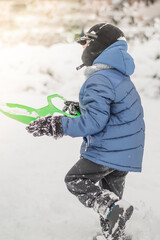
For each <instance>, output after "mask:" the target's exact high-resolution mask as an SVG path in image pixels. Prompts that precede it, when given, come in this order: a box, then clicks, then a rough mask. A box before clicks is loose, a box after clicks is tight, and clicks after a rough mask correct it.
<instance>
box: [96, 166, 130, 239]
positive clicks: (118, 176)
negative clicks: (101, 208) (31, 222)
mask: <svg viewBox="0 0 160 240" xmlns="http://www.w3.org/2000/svg"><path fill="white" fill-rule="evenodd" d="M127 173H128V172H123V171H117V170H115V171H113V172H111V173H110V174H108V175H106V176H105V177H104V178H102V179H101V180H100V186H101V188H102V189H108V190H109V191H111V192H114V193H115V194H116V195H117V196H118V197H119V199H121V198H122V195H123V191H124V186H125V178H126V175H127ZM100 224H101V227H102V232H103V233H104V235H107V232H108V222H107V221H106V219H104V218H103V217H102V216H100Z"/></svg>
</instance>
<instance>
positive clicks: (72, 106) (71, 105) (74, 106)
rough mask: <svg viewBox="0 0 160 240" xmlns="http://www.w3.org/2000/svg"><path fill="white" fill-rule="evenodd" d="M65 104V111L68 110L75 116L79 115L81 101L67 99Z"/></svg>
mask: <svg viewBox="0 0 160 240" xmlns="http://www.w3.org/2000/svg"><path fill="white" fill-rule="evenodd" d="M64 104H65V106H64V108H63V110H62V111H63V112H67V111H68V113H69V114H70V115H73V116H75V115H77V111H78V112H79V113H80V107H79V102H73V101H65V102H64Z"/></svg>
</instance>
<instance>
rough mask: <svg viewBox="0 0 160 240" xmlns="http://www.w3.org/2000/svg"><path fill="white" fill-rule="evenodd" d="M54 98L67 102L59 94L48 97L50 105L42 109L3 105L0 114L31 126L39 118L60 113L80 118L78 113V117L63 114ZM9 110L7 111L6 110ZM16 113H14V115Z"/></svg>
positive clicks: (19, 105)
mask: <svg viewBox="0 0 160 240" xmlns="http://www.w3.org/2000/svg"><path fill="white" fill-rule="evenodd" d="M53 98H60V99H62V100H63V101H64V102H65V101H67V100H66V99H64V98H63V97H62V96H60V95H58V94H53V95H50V96H48V97H47V102H48V105H47V106H45V107H42V108H38V109H36V108H32V107H28V106H25V105H21V104H15V103H5V104H3V108H1V107H0V112H1V113H3V114H5V115H6V116H7V117H9V118H12V119H15V120H17V121H19V122H22V123H25V124H29V123H30V122H31V121H34V120H36V119H37V118H39V117H44V116H46V115H48V114H50V115H52V116H53V114H54V113H60V114H63V115H65V116H67V117H72V118H74V117H79V116H80V115H81V114H80V113H79V112H78V111H77V115H70V114H68V113H66V112H63V111H62V110H60V109H58V108H57V107H55V105H54V104H53V103H52V99H53ZM6 109H7V110H6ZM13 111H14V113H13ZM19 112H21V113H19Z"/></svg>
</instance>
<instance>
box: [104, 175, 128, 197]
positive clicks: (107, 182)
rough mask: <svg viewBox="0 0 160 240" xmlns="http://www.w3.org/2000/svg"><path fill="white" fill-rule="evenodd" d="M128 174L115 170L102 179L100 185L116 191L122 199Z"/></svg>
mask: <svg viewBox="0 0 160 240" xmlns="http://www.w3.org/2000/svg"><path fill="white" fill-rule="evenodd" d="M127 174H128V172H123V171H118V170H115V171H113V172H111V173H110V174H108V175H106V176H105V177H104V178H102V179H101V180H100V186H101V188H102V189H108V190H109V191H111V192H114V193H115V194H116V195H117V196H118V197H119V198H120V199H121V198H122V195H123V191H124V186H125V179H126V175H127Z"/></svg>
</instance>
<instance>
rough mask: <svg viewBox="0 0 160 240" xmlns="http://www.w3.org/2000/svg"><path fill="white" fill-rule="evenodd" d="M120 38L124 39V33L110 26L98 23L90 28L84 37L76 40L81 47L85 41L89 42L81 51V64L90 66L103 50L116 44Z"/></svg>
mask: <svg viewBox="0 0 160 240" xmlns="http://www.w3.org/2000/svg"><path fill="white" fill-rule="evenodd" d="M120 37H124V33H123V32H122V31H121V30H120V29H119V28H117V27H115V26H113V25H111V24H107V23H100V24H96V25H94V26H93V27H91V28H90V29H89V31H88V32H87V33H86V34H85V36H84V37H82V38H79V39H77V42H78V43H80V44H82V45H84V44H85V43H86V40H91V41H90V43H89V44H88V45H87V47H86V48H85V49H84V51H83V54H82V61H83V64H84V65H85V66H91V65H92V63H93V61H94V60H95V59H96V58H97V57H98V56H99V55H100V54H101V53H102V52H103V50H104V49H106V48H107V47H109V46H110V45H111V44H113V43H114V42H116V41H117V40H118V39H119V38H120Z"/></svg>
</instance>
